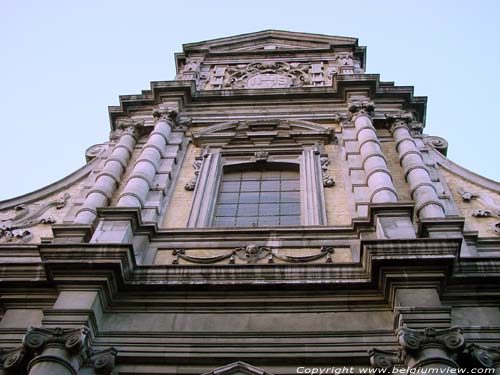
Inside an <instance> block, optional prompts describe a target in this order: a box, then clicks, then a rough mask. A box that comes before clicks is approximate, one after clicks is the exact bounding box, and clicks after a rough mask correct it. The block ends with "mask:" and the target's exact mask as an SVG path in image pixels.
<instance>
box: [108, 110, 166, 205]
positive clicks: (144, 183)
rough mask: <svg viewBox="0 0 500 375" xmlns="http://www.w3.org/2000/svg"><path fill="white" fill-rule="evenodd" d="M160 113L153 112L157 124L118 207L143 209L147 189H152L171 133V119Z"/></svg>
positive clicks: (143, 149)
mask: <svg viewBox="0 0 500 375" xmlns="http://www.w3.org/2000/svg"><path fill="white" fill-rule="evenodd" d="M175 115H176V113H175V112H170V113H169V114H168V116H166V114H165V113H164V112H162V111H155V112H153V116H154V117H155V119H156V120H157V123H156V125H155V127H154V129H153V131H152V132H151V135H150V136H149V139H148V141H147V142H146V144H145V145H144V147H143V148H142V151H141V155H140V157H139V159H138V160H137V162H136V164H135V167H134V170H133V171H132V174H131V175H130V178H129V180H128V182H127V185H126V186H125V189H124V190H123V192H122V193H121V195H120V199H119V200H118V204H117V206H118V207H139V208H142V207H144V204H145V202H146V197H147V195H148V193H149V189H150V188H152V187H153V182H154V178H155V175H156V171H157V170H158V167H159V165H160V161H161V158H162V157H163V154H164V152H165V148H166V146H167V144H168V136H169V135H170V132H171V131H172V127H173V124H172V117H174V116H175Z"/></svg>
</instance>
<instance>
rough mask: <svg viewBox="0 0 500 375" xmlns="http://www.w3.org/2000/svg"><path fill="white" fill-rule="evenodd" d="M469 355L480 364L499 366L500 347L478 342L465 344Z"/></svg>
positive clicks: (488, 366)
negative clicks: (483, 344)
mask: <svg viewBox="0 0 500 375" xmlns="http://www.w3.org/2000/svg"><path fill="white" fill-rule="evenodd" d="M467 349H468V350H469V353H470V355H471V356H472V358H474V359H475V360H476V361H477V362H479V363H480V364H481V365H482V366H484V367H487V368H498V367H500V347H498V346H497V347H490V346H482V345H478V344H469V345H467Z"/></svg>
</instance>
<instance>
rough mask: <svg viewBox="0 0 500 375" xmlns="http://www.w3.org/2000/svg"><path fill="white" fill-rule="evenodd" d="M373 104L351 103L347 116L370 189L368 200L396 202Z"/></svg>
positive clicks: (396, 198) (396, 197) (373, 201)
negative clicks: (351, 124)
mask: <svg viewBox="0 0 500 375" xmlns="http://www.w3.org/2000/svg"><path fill="white" fill-rule="evenodd" d="M373 111H374V106H373V105H372V104H370V103H351V104H350V105H349V112H348V117H349V118H350V120H351V122H352V123H353V125H354V127H355V129H356V139H357V141H358V144H359V153H360V156H361V162H362V165H363V169H364V171H365V174H366V183H367V185H368V189H369V191H370V202H372V203H390V202H397V201H398V196H397V193H396V189H395V188H394V185H393V183H392V176H391V173H390V171H389V168H387V162H386V160H385V157H384V154H383V152H382V150H381V148H380V142H379V141H378V137H377V133H376V131H375V127H374V126H373V123H372V118H371V114H372V113H373Z"/></svg>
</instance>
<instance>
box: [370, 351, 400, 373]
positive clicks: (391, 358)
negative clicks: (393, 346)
mask: <svg viewBox="0 0 500 375" xmlns="http://www.w3.org/2000/svg"><path fill="white" fill-rule="evenodd" d="M368 355H369V356H370V364H371V366H372V367H375V368H384V369H390V368H393V367H394V366H401V365H403V363H404V352H403V351H402V350H381V349H375V348H373V349H371V350H369V351H368Z"/></svg>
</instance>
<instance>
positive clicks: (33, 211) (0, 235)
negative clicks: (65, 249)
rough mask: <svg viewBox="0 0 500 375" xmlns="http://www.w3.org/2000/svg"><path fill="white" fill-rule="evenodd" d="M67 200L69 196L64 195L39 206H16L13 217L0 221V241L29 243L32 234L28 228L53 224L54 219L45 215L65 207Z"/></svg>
mask: <svg viewBox="0 0 500 375" xmlns="http://www.w3.org/2000/svg"><path fill="white" fill-rule="evenodd" d="M69 198H70V195H69V194H68V193H65V194H63V195H62V196H60V197H59V198H57V199H54V200H51V201H49V202H47V203H45V204H43V205H41V206H36V205H32V206H25V205H19V206H16V207H15V208H14V210H15V211H16V212H17V213H16V214H15V215H14V216H13V217H11V218H9V219H5V220H0V239H3V240H5V241H7V242H10V241H14V240H19V241H21V242H26V241H29V240H30V239H31V238H32V234H31V232H30V231H29V230H28V228H30V227H33V226H35V225H38V224H54V223H55V222H56V219H55V218H54V217H52V216H50V215H45V213H46V212H47V211H48V210H49V209H51V208H54V207H55V208H56V209H57V210H60V209H61V208H63V207H65V206H66V203H67V202H68V199H69Z"/></svg>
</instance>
